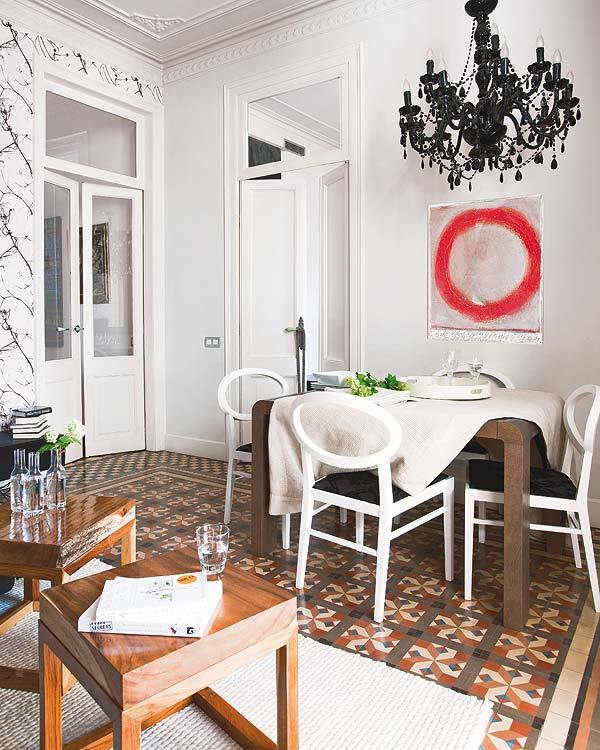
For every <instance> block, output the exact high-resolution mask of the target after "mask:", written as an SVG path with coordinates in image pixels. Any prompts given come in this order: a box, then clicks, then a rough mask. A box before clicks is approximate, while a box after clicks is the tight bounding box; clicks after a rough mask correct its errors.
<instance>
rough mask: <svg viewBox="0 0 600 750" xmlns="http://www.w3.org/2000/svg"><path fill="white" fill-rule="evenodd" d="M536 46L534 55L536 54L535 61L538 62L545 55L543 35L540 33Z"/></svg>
mask: <svg viewBox="0 0 600 750" xmlns="http://www.w3.org/2000/svg"><path fill="white" fill-rule="evenodd" d="M535 46H536V50H535V52H536V55H537V61H538V63H540V64H541V63H543V62H544V58H545V57H546V49H545V47H546V43H545V42H544V37H543V36H542V35H541V34H540V35H539V36H538V38H537V42H536V44H535Z"/></svg>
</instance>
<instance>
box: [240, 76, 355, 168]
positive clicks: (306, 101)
mask: <svg viewBox="0 0 600 750" xmlns="http://www.w3.org/2000/svg"><path fill="white" fill-rule="evenodd" d="M247 127H248V131H247V133H248V148H247V166H248V167H256V166H260V165H261V164H272V163H275V162H281V161H285V160H287V159H291V158H297V157H303V156H306V157H309V156H313V155H315V154H317V153H322V152H327V151H334V150H339V149H340V148H341V79H340V78H332V79H331V80H329V81H322V82H320V83H314V84H311V85H310V86H304V87H302V88H297V89H293V90H290V91H284V92H283V93H281V94H276V95H273V96H269V97H266V98H263V99H257V100H255V101H252V102H250V103H249V104H248V123H247Z"/></svg>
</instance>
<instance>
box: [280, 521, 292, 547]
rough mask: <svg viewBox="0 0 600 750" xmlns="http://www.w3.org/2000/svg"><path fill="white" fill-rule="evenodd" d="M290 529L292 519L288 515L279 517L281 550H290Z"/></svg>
mask: <svg viewBox="0 0 600 750" xmlns="http://www.w3.org/2000/svg"><path fill="white" fill-rule="evenodd" d="M291 527H292V517H291V516H290V514H289V513H286V514H285V515H283V516H281V547H282V549H289V548H290V533H291Z"/></svg>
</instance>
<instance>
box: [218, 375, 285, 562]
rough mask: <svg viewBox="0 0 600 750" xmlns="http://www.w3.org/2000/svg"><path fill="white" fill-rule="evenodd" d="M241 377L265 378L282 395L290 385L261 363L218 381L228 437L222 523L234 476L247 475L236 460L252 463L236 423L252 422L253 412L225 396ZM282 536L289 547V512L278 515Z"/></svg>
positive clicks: (228, 514) (248, 446) (227, 515)
mask: <svg viewBox="0 0 600 750" xmlns="http://www.w3.org/2000/svg"><path fill="white" fill-rule="evenodd" d="M244 377H254V378H266V379H268V380H271V381H273V382H275V383H277V384H278V386H279V388H280V391H281V395H282V396H287V395H288V394H289V392H290V387H289V385H288V383H287V381H286V380H284V378H283V377H282V376H281V375H280V374H279V373H278V372H273V370H265V369H263V368H260V367H245V368H242V369H241V370H234V372H230V373H229V375H226V376H225V377H224V378H223V380H221V382H220V383H219V389H218V391H217V398H218V400H219V406H220V407H221V409H222V411H224V412H225V417H226V439H227V454H228V462H227V488H226V490H225V518H224V523H227V524H228V523H229V522H230V520H231V504H232V501H233V486H234V484H235V480H236V478H238V479H247V478H248V477H249V476H250V474H248V473H247V472H243V471H236V466H237V463H238V461H239V462H240V463H248V464H250V463H252V443H244V444H243V445H238V441H239V430H238V423H241V422H251V421H252V414H245V413H242V412H239V411H237V410H236V409H234V408H233V406H232V405H231V404H230V403H229V401H228V399H227V391H228V390H229V386H230V385H231V384H232V383H233V382H234V381H236V380H238V379H240V378H244ZM281 536H282V546H283V548H284V549H289V546H290V517H289V515H285V516H282V519H281Z"/></svg>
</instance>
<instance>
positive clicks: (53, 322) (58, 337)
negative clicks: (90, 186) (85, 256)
mask: <svg viewBox="0 0 600 750" xmlns="http://www.w3.org/2000/svg"><path fill="white" fill-rule="evenodd" d="M70 195H71V191H70V190H69V189H68V188H66V187H62V186H61V185H54V184H53V183H51V182H46V183H44V310H45V343H46V362H51V361H53V360H55V359H70V358H71V262H70V259H71V250H70V248H71V236H70V235H71V211H70Z"/></svg>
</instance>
